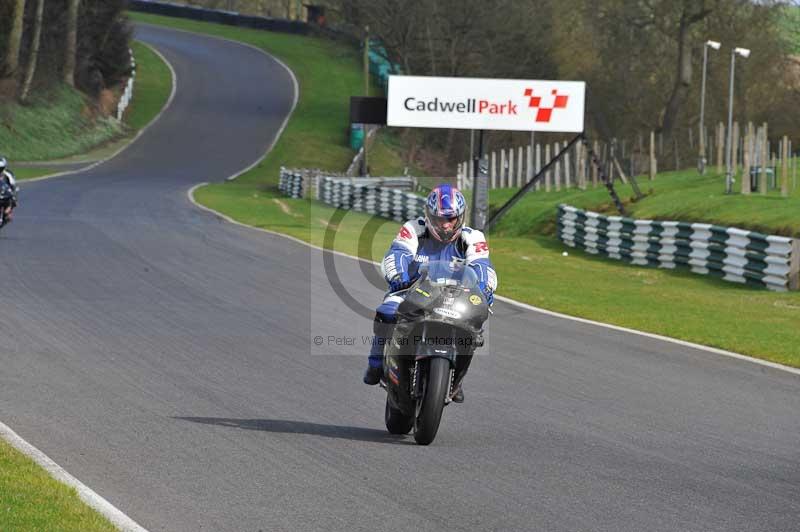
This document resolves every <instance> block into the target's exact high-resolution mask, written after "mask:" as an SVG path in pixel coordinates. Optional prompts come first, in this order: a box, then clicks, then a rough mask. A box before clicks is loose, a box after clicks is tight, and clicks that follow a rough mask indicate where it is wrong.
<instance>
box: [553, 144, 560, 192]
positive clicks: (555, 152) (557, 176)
mask: <svg viewBox="0 0 800 532" xmlns="http://www.w3.org/2000/svg"><path fill="white" fill-rule="evenodd" d="M558 151H559V150H558V142H555V143H553V157H555V156H556V155H558ZM560 166H561V161H557V162H556V164H554V165H553V168H555V172H554V175H553V181H555V183H556V190H557V191H558V190H561V171H560V168H559V167H560Z"/></svg>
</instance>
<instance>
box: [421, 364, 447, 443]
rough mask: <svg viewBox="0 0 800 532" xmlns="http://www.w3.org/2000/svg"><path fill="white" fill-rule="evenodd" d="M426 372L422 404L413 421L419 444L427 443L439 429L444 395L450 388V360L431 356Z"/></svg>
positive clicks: (431, 440)
mask: <svg viewBox="0 0 800 532" xmlns="http://www.w3.org/2000/svg"><path fill="white" fill-rule="evenodd" d="M426 373H427V375H426V380H427V382H426V383H425V392H424V395H423V397H422V399H421V401H422V405H421V407H420V409H419V414H418V415H417V419H416V420H415V423H414V439H415V440H416V442H417V443H418V444H420V445H429V444H430V443H431V442H433V440H434V438H436V433H437V432H438V431H439V423H440V422H441V420H442V409H444V400H445V396H446V395H447V392H448V391H449V388H450V362H449V361H448V360H446V359H444V358H438V357H436V358H431V359H429V360H428V371H427V372H426Z"/></svg>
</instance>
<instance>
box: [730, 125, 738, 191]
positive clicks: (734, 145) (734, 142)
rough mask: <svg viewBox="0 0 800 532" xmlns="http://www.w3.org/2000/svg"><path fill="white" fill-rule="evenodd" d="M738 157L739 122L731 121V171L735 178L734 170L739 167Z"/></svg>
mask: <svg viewBox="0 0 800 532" xmlns="http://www.w3.org/2000/svg"><path fill="white" fill-rule="evenodd" d="M738 159H739V122H734V123H733V139H731V173H732V175H733V178H734V179H736V172H737V171H738V169H739V165H738V164H737V161H738Z"/></svg>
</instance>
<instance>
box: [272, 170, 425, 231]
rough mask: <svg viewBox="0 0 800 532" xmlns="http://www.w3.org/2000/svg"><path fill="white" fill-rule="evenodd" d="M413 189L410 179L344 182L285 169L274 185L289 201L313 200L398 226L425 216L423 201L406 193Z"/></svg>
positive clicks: (345, 178) (356, 179) (315, 173)
mask: <svg viewBox="0 0 800 532" xmlns="http://www.w3.org/2000/svg"><path fill="white" fill-rule="evenodd" d="M414 186H415V183H414V179H413V178H410V177H378V178H348V177H341V176H331V175H330V174H327V175H326V174H322V173H320V172H319V171H315V170H293V169H288V168H281V173H280V180H279V182H278V189H279V190H280V191H281V192H282V193H283V194H284V195H286V196H289V197H292V198H310V197H315V198H316V199H318V200H319V201H322V202H323V203H326V204H328V205H330V206H332V207H336V208H338V209H348V210H354V211H359V212H365V213H368V214H372V215H375V216H382V217H384V218H390V219H393V220H397V221H400V222H405V221H406V220H410V219H412V218H416V217H418V216H422V215H423V214H424V212H425V198H423V197H422V196H417V195H416V194H413V193H411V192H408V190H412V189H413V188H414ZM312 191H313V194H312Z"/></svg>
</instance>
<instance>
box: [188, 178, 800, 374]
mask: <svg viewBox="0 0 800 532" xmlns="http://www.w3.org/2000/svg"><path fill="white" fill-rule="evenodd" d="M207 184H208V183H200V184H198V185H195V186H193V187H192V188H191V189H189V191H188V192H187V195H188V196H189V201H191V202H192V203H193V204H194V205H195V206H196V207H198V208H200V209H202V210H204V211H207V212H210V213H212V214H214V215H215V216H218V217H219V218H222V219H223V220H225V221H226V222H230V223H232V224H235V225H240V226H242V227H247V228H249V229H255V230H256V231H262V232H264V233H268V234H271V235H275V236H280V237H283V238H288V239H289V240H293V241H294V242H297V243H298V244H303V245H304V246H308V247H311V248H314V249H318V250H320V251H327V252H328V253H333V254H335V255H339V256H342V257H347V258H349V259H354V260H358V261H362V262H367V263H369V264H374V265H375V266H380V263H379V262H375V261H373V260H368V259H364V258H361V257H356V256H353V255H348V254H347V253H343V252H341V251H335V250H326V249H324V248H321V247H319V246H317V245H315V244H311V243H309V242H306V241H305V240H300V239H299V238H296V237H293V236H290V235H286V234H283V233H278V232H277V231H270V230H269V229H264V228H263V227H254V226H252V225H247V224H245V223H242V222H239V221H237V220H234V219H233V218H231V217H230V216H227V215H225V214H222V213H221V212H219V211H215V210H214V209H211V208H209V207H206V206H205V205H201V204H200V203H198V202H197V201H196V200H195V199H194V191H195V190H196V189H197V188H199V187H201V186H203V185H207ZM494 298H495V299H497V300H500V301H502V302H504V303H508V304H510V305H514V306H516V307H519V308H522V309H525V310H530V311H533V312H538V313H540V314H546V315H548V316H554V317H556V318H562V319H565V320H572V321H577V322H580V323H586V324H589V325H596V326H598V327H605V328H606V329H612V330H615V331H620V332H626V333H630V334H636V335H639V336H645V337H647V338H652V339H654V340H661V341H664V342H670V343H673V344H677V345H681V346H684V347H690V348H692V349H699V350H701V351H706V352H708V353H714V354H716V355H723V356H727V357H732V358H737V359H739V360H745V361H747V362H752V363H754V364H760V365H762V366H767V367H770V368H773V369H778V370H782V371H786V372H788V373H793V374H795V375H800V369H798V368H793V367H791V366H785V365H783V364H778V363H777V362H770V361H769V360H762V359H760V358H754V357H751V356H748V355H743V354H741V353H735V352H733V351H726V350H724V349H718V348H716V347H709V346H707V345H702V344H695V343H693V342H688V341H686V340H679V339H677V338H670V337H669V336H662V335H660V334H655V333H649V332H645V331H638V330H636V329H629V328H627V327H620V326H619V325H612V324H610V323H603V322H599V321H594V320H590V319H586V318H579V317H577V316H570V315H568V314H561V313H560V312H555V311H552V310H547V309H543V308H539V307H534V306H533V305H529V304H527V303H523V302H521V301H517V300H515V299H511V298H510V297H506V296H501V295H496V296H494Z"/></svg>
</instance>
